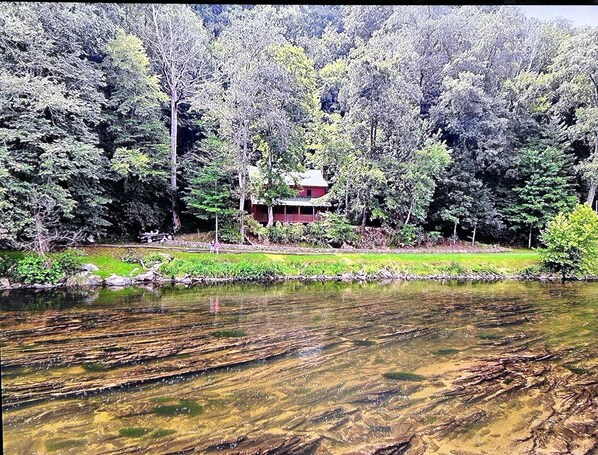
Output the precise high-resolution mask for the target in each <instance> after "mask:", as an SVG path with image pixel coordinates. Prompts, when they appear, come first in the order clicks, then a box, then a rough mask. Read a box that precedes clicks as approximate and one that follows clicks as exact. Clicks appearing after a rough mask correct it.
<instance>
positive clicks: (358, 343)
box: [353, 340, 377, 346]
mask: <svg viewBox="0 0 598 455" xmlns="http://www.w3.org/2000/svg"><path fill="white" fill-rule="evenodd" d="M353 344H354V345H355V346H374V345H375V344H377V343H376V342H375V341H372V340H356V341H353Z"/></svg>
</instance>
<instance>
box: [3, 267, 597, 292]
mask: <svg viewBox="0 0 598 455" xmlns="http://www.w3.org/2000/svg"><path fill="white" fill-rule="evenodd" d="M287 281H301V282H326V281H335V282H341V283H365V282H370V283H371V282H379V283H388V282H392V281H458V282H496V281H537V282H556V283H558V282H562V281H563V280H562V279H561V277H560V276H558V275H554V274H539V275H501V274H473V273H472V274H459V275H450V274H442V273H440V274H433V275H416V274H408V273H407V274H396V273H392V272H389V271H387V270H381V271H379V272H378V273H375V274H371V273H370V274H366V273H342V274H340V275H312V276H303V275H297V276H285V275H281V276H266V277H252V278H241V277H222V278H216V277H196V276H188V275H185V276H182V277H175V278H171V277H163V276H161V275H159V274H158V273H155V272H152V271H148V272H144V273H140V274H139V275H137V276H135V277H123V276H118V275H111V276H109V277H108V278H105V279H102V278H101V277H99V276H97V275H93V274H92V273H91V272H81V273H78V274H76V275H73V276H71V277H69V278H67V279H66V280H63V281H61V282H59V283H56V284H42V283H36V284H23V283H15V282H9V280H8V279H6V278H2V279H0V290H11V289H64V288H67V289H76V288H82V289H85V288H99V287H103V288H109V289H116V288H126V287H140V286H141V287H148V286H151V287H159V286H169V285H182V286H185V287H189V286H196V285H202V284H215V283H230V284H234V283H280V282H287ZM567 281H598V276H589V277H584V278H583V279H568V280H567Z"/></svg>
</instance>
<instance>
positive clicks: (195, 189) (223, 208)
mask: <svg viewBox="0 0 598 455" xmlns="http://www.w3.org/2000/svg"><path fill="white" fill-rule="evenodd" d="M222 146H223V144H222V141H221V140H220V139H218V138H217V137H214V136H210V137H208V138H206V139H205V140H204V141H203V148H205V153H204V155H203V156H202V155H199V154H196V153H194V154H191V156H189V157H187V159H186V160H185V165H186V169H188V173H189V178H188V188H187V190H186V192H185V195H184V196H183V199H184V200H185V202H186V203H187V206H188V207H189V208H190V210H191V211H192V212H193V213H194V214H195V215H196V216H197V217H198V218H200V219H207V220H211V219H214V220H215V227H216V239H218V222H219V219H221V218H222V217H227V216H232V215H233V214H234V213H235V210H234V209H232V208H231V199H232V191H231V169H233V166H232V164H231V162H230V161H231V160H230V157H228V156H227V155H226V154H224V153H222Z"/></svg>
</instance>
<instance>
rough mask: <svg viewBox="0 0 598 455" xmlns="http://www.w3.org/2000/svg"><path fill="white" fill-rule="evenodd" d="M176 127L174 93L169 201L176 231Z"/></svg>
mask: <svg viewBox="0 0 598 455" xmlns="http://www.w3.org/2000/svg"><path fill="white" fill-rule="evenodd" d="M177 129H178V106H177V101H176V99H175V97H174V95H171V97H170V193H171V194H170V202H171V204H172V229H173V231H174V232H177V231H178V230H179V229H180V228H181V220H180V219H179V215H178V213H177V182H176V172H177V162H176V143H177Z"/></svg>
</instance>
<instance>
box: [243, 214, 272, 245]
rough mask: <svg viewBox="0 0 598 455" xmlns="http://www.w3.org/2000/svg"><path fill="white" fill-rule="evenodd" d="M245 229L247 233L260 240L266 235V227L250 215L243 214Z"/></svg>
mask: <svg viewBox="0 0 598 455" xmlns="http://www.w3.org/2000/svg"><path fill="white" fill-rule="evenodd" d="M245 230H246V232H247V233H248V234H250V235H253V236H255V237H257V238H258V240H259V241H260V242H261V241H263V240H264V239H265V238H266V237H268V228H266V227H265V226H263V225H262V223H260V222H259V221H256V220H255V218H253V216H251V215H245Z"/></svg>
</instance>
